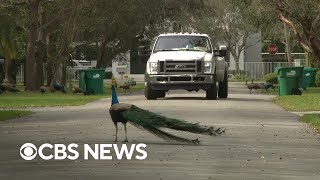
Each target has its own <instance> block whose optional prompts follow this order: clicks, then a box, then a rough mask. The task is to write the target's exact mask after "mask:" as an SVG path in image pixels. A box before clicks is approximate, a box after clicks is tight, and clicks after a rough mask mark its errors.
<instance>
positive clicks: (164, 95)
mask: <svg viewBox="0 0 320 180" xmlns="http://www.w3.org/2000/svg"><path fill="white" fill-rule="evenodd" d="M165 97H166V91H159V93H158V98H165Z"/></svg>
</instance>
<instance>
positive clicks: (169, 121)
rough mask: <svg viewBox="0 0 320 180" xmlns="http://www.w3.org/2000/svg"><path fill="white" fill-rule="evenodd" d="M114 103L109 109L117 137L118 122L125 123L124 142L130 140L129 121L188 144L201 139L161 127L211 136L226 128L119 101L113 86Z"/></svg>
mask: <svg viewBox="0 0 320 180" xmlns="http://www.w3.org/2000/svg"><path fill="white" fill-rule="evenodd" d="M111 89H112V103H111V107H110V109H109V112H110V115H111V119H112V121H113V123H114V125H115V127H116V138H115V141H117V140H118V139H117V135H118V123H122V124H123V125H124V130H125V140H124V142H128V139H127V126H126V125H127V123H128V122H129V123H130V124H132V125H134V126H136V127H138V128H140V129H144V130H146V131H148V132H150V133H152V134H154V135H155V136H157V137H160V138H162V139H164V140H167V141H176V142H181V143H188V144H199V143H200V141H199V139H193V140H192V139H188V138H183V137H178V136H175V135H172V134H169V133H167V132H165V131H163V130H161V129H160V128H168V129H173V130H178V131H187V132H191V133H196V134H203V135H209V136H217V135H221V134H223V133H225V129H223V128H215V127H207V126H203V125H200V124H199V123H189V122H186V121H183V120H179V119H174V118H169V117H165V116H162V115H159V114H156V113H153V112H150V111H147V110H144V109H141V108H139V107H137V106H135V105H132V104H124V103H119V101H118V96H117V93H116V90H115V87H114V86H112V88H111Z"/></svg>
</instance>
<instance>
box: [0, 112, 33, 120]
mask: <svg viewBox="0 0 320 180" xmlns="http://www.w3.org/2000/svg"><path fill="white" fill-rule="evenodd" d="M30 114H32V112H31V111H0V121H5V120H8V119H14V118H19V117H22V116H27V115H30Z"/></svg>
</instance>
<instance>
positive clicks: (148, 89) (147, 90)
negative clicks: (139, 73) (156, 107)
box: [144, 84, 158, 100]
mask: <svg viewBox="0 0 320 180" xmlns="http://www.w3.org/2000/svg"><path fill="white" fill-rule="evenodd" d="M144 95H145V97H146V98H147V100H155V99H157V98H158V97H157V92H156V91H154V90H152V89H151V85H150V84H147V85H146V87H145V89H144Z"/></svg>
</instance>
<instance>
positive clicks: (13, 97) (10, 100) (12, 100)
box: [0, 84, 144, 108]
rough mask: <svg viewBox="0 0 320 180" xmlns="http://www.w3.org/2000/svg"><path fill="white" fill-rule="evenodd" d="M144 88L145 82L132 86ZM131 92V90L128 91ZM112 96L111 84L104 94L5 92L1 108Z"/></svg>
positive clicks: (64, 103) (72, 103)
mask: <svg viewBox="0 0 320 180" xmlns="http://www.w3.org/2000/svg"><path fill="white" fill-rule="evenodd" d="M143 88H144V85H143V84H137V85H136V86H134V87H131V92H134V91H140V90H142V89H143ZM117 92H118V93H119V94H122V93H125V91H124V90H122V89H119V88H118V89H117ZM126 93H129V92H126ZM110 96H111V86H110V85H108V86H105V88H104V95H99V96H84V95H83V94H73V93H71V92H70V91H69V92H68V93H67V94H62V93H60V92H55V93H45V94H41V93H40V92H39V93H38V92H34V93H29V92H19V93H4V94H1V95H0V108H25V107H53V106H79V105H83V104H86V103H89V102H92V101H95V100H98V99H101V98H105V97H110Z"/></svg>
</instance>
